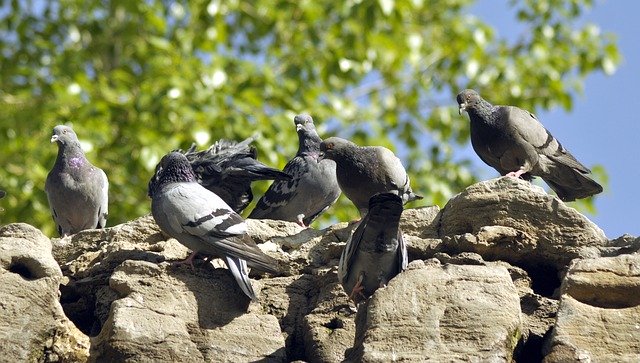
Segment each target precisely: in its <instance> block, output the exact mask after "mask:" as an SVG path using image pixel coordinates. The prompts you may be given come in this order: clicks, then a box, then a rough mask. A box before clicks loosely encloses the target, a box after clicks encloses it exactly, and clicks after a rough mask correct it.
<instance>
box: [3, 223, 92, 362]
mask: <svg viewBox="0 0 640 363" xmlns="http://www.w3.org/2000/svg"><path fill="white" fill-rule="evenodd" d="M0 267H1V269H0V271H1V273H0V285H1V286H2V289H1V291H0V301H1V303H0V306H1V310H2V314H0V315H1V316H2V318H1V319H0V341H2V344H0V356H1V357H4V358H2V359H9V360H12V361H31V362H45V361H46V362H53V361H55V362H57V361H65V362H85V361H87V360H88V358H89V338H88V337H87V336H86V335H84V334H83V333H82V332H80V331H79V330H78V329H77V328H76V327H75V325H74V324H73V323H72V322H71V321H70V320H69V319H68V318H67V317H66V316H65V314H64V311H63V310H62V306H61V305H60V302H59V301H58V293H59V292H58V285H59V284H60V282H61V281H62V272H61V271H60V267H59V266H58V264H57V263H56V261H55V260H54V258H53V256H52V254H51V241H50V240H49V239H48V238H47V237H45V236H44V235H43V234H42V233H41V232H40V231H38V230H37V229H35V228H34V227H32V226H30V225H28V224H23V223H17V224H9V225H7V226H4V227H2V228H0Z"/></svg>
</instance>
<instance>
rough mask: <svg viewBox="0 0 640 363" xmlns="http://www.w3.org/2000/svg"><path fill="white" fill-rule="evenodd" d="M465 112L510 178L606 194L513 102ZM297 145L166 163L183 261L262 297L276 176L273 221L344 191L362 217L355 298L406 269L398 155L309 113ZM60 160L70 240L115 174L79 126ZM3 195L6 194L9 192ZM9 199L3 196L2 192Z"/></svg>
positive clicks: (320, 208) (350, 266) (343, 274)
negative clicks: (256, 189)
mask: <svg viewBox="0 0 640 363" xmlns="http://www.w3.org/2000/svg"><path fill="white" fill-rule="evenodd" d="M457 101H458V104H459V107H460V113H461V114H462V112H463V111H466V112H467V113H468V114H469V118H470V121H471V142H472V145H473V148H474V150H475V151H476V153H477V154H478V155H479V156H480V158H481V159H482V160H483V161H484V162H485V163H487V164H488V165H490V166H492V167H493V168H495V169H496V170H497V171H498V172H500V174H501V175H507V176H512V177H516V178H518V177H520V178H523V179H526V180H531V179H532V177H533V176H539V177H541V178H542V179H544V180H545V181H546V182H547V184H549V186H550V187H551V188H552V189H553V190H554V191H555V192H556V193H557V194H558V196H559V197H560V199H562V200H564V201H571V200H575V199H576V198H585V197H588V196H591V195H594V194H597V193H600V192H601V191H602V187H601V186H600V185H599V184H598V183H596V182H595V181H593V180H592V179H590V178H589V176H588V174H589V173H590V171H589V169H587V168H586V167H585V166H584V165H582V164H581V163H580V162H578V161H577V160H576V159H575V158H574V157H573V156H572V155H571V154H570V153H569V152H568V151H567V150H566V149H564V148H563V147H562V145H561V144H560V143H559V142H558V141H557V140H556V139H555V138H554V137H553V136H552V135H551V134H550V133H549V132H548V131H547V130H546V129H545V128H544V126H542V124H541V123H540V122H539V121H538V120H537V119H536V117H535V116H534V115H533V114H531V113H529V112H527V111H525V110H522V109H520V108H517V107H513V106H493V105H491V104H490V103H489V102H487V101H485V100H484V99H482V98H481V97H480V95H479V94H478V93H476V92H475V91H473V90H464V91H462V92H460V94H458V96H457ZM294 123H295V126H296V130H297V133H298V141H299V148H298V152H297V153H296V156H295V157H294V158H293V159H291V160H290V161H289V162H288V163H287V164H286V166H285V168H284V170H283V171H280V170H277V169H274V168H270V167H268V166H266V165H264V164H262V163H261V162H259V161H258V160H257V159H256V151H255V148H253V147H251V146H250V144H251V142H252V141H253V139H251V138H249V139H247V140H244V141H242V142H239V143H237V142H233V141H226V140H221V141H218V142H217V143H216V144H214V145H213V146H211V147H210V148H209V149H207V150H204V151H196V150H195V145H194V146H192V147H191V148H190V149H189V150H187V151H183V150H176V151H172V152H170V153H169V154H167V155H165V156H164V157H163V158H162V160H161V161H160V163H159V164H158V165H157V166H156V169H155V173H154V175H153V176H152V177H151V180H150V181H149V186H148V194H149V196H150V197H151V211H152V215H153V218H154V219H155V221H156V222H157V224H158V226H159V227H160V229H161V230H162V231H163V232H164V233H166V234H167V235H169V236H171V237H173V238H175V239H176V240H178V241H179V242H180V243H182V244H184V245H185V246H186V247H188V248H189V249H191V250H192V254H191V255H190V256H189V257H188V258H187V259H186V260H185V261H183V263H188V264H190V265H191V266H192V267H193V258H194V256H195V255H196V254H197V253H201V254H204V255H205V256H207V258H209V257H212V256H217V257H221V258H223V259H224V261H225V262H226V264H227V266H228V268H229V270H230V271H231V273H232V275H233V277H234V279H235V280H236V281H237V283H238V285H239V286H240V288H241V289H242V291H243V292H244V293H245V294H246V295H247V296H248V297H249V298H251V299H255V298H256V295H255V292H254V291H253V288H252V286H251V282H250V280H249V277H248V268H249V267H252V268H257V269H259V270H263V271H266V272H270V273H278V269H277V268H276V265H277V264H276V262H277V261H276V260H275V259H273V258H272V257H270V256H267V255H266V254H264V253H263V252H262V251H261V250H260V249H259V248H258V246H257V245H256V244H255V243H254V242H253V240H252V239H251V238H250V237H249V236H248V235H247V224H246V222H245V220H244V219H243V218H242V217H241V216H240V214H239V213H240V212H242V211H243V210H244V209H245V208H246V207H247V206H248V205H249V204H250V202H251V200H252V199H253V195H252V193H251V182H252V181H254V180H274V181H273V183H272V184H271V186H270V187H269V189H268V190H267V192H266V193H265V194H264V195H263V196H262V198H260V200H259V201H258V203H257V205H256V207H255V209H254V210H253V211H252V212H251V213H250V214H249V218H256V219H262V218H269V219H278V220H286V221H293V222H297V223H299V224H300V225H302V226H308V225H309V224H310V223H311V222H313V220H315V219H316V218H317V217H318V216H319V215H320V214H322V213H323V212H324V211H326V210H327V209H328V208H329V207H330V206H331V205H332V204H333V203H334V202H335V201H336V200H337V199H338V197H339V196H340V194H341V193H344V194H345V195H346V197H347V198H349V199H350V200H351V201H352V202H353V204H354V205H355V206H356V207H357V208H358V210H359V211H360V215H361V220H360V221H359V224H358V226H357V227H356V229H355V230H354V232H353V234H352V235H351V236H350V238H349V240H348V241H347V244H346V246H345V248H344V251H343V252H342V256H341V259H340V264H339V268H338V277H339V279H340V282H341V283H342V285H343V286H344V288H345V290H346V291H347V292H348V293H349V294H350V297H351V298H352V300H354V301H355V302H356V303H357V302H359V301H361V300H362V299H364V298H366V297H368V296H371V294H373V292H374V291H375V290H376V289H377V288H378V287H380V286H383V285H385V284H386V283H387V282H388V281H389V280H390V279H391V278H393V277H394V276H396V275H397V274H398V273H400V272H402V271H403V270H404V269H405V268H406V266H407V250H406V245H405V242H404V240H403V238H402V232H401V231H400V229H399V220H400V215H401V214H402V210H403V204H405V203H407V202H409V201H413V200H416V199H420V198H422V197H421V196H419V195H417V194H415V193H414V192H413V191H412V190H411V186H410V182H409V176H408V175H407V173H406V171H405V169H404V167H403V166H402V164H401V162H400V160H399V159H398V158H397V157H396V156H395V155H394V154H393V152H391V151H390V150H389V149H386V148H384V147H381V146H365V147H361V146H358V145H356V144H354V143H352V142H350V141H348V140H345V139H341V138H338V137H330V138H327V139H325V140H324V141H323V140H322V139H321V138H320V137H319V136H318V133H317V132H316V129H315V126H314V124H313V119H312V118H311V117H310V116H309V115H298V116H296V117H295V118H294ZM51 142H56V143H57V144H58V147H59V149H58V156H57V159H56V162H55V164H54V166H53V168H52V170H51V171H50V173H49V175H48V176H47V180H46V184H45V191H46V193H47V197H48V200H49V205H50V207H51V214H52V216H53V220H54V221H55V223H56V226H57V230H58V232H59V234H60V235H61V236H66V235H70V234H75V233H77V232H79V231H82V230H84V229H90V228H103V227H104V226H105V225H106V220H107V215H108V192H107V191H108V187H109V183H108V180H107V176H106V175H105V173H104V172H103V171H102V170H101V169H99V168H97V167H95V166H93V165H92V164H91V163H90V162H89V161H88V160H87V159H86V158H85V155H84V153H83V152H82V149H81V147H80V143H79V141H78V138H77V136H76V134H75V133H74V131H73V130H72V129H71V128H70V127H68V126H64V125H59V126H56V127H55V128H54V129H53V136H52V137H51ZM0 192H1V191H0ZM2 194H4V192H2Z"/></svg>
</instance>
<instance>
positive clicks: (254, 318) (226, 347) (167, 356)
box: [92, 261, 285, 362]
mask: <svg viewBox="0 0 640 363" xmlns="http://www.w3.org/2000/svg"><path fill="white" fill-rule="evenodd" d="M110 287H111V289H113V290H114V291H116V292H117V293H118V294H119V297H120V298H119V299H118V300H116V301H114V302H113V303H112V307H111V313H110V314H109V318H108V320H107V322H106V323H105V326H104V327H103V329H102V331H101V333H100V335H99V336H98V337H97V338H96V341H95V342H94V345H93V347H94V348H93V349H92V359H95V360H97V361H100V360H109V361H114V360H116V361H121V360H125V359H126V360H127V361H134V362H135V361H145V360H153V361H214V360H215V361H252V360H258V359H268V360H273V361H283V360H284V359H285V347H284V337H283V336H282V334H281V333H280V326H279V324H278V320H277V319H276V318H275V317H274V316H272V315H267V314H262V313H260V312H259V310H260V309H257V310H258V312H253V311H252V309H249V312H247V307H248V305H249V301H248V299H247V298H245V297H244V296H243V295H242V292H241V291H240V290H239V289H237V288H235V286H234V283H233V279H232V278H231V276H230V275H229V274H228V273H227V272H226V271H224V270H222V269H213V268H203V269H198V270H197V271H196V273H195V274H194V273H193V272H191V271H189V268H187V269H183V268H177V269H176V268H171V267H170V266H169V264H166V263H163V264H160V265H157V264H153V263H149V262H145V261H125V262H123V263H122V264H121V265H120V266H119V267H118V268H117V269H116V271H115V272H114V274H113V275H112V277H111V279H110Z"/></svg>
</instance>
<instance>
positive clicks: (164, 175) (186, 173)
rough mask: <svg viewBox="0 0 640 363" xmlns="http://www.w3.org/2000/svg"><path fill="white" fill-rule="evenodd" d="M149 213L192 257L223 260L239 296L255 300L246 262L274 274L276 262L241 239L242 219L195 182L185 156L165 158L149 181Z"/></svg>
mask: <svg viewBox="0 0 640 363" xmlns="http://www.w3.org/2000/svg"><path fill="white" fill-rule="evenodd" d="M149 195H150V196H151V198H152V200H151V214H152V215H153V218H154V219H155V221H156V223H157V224H158V226H159V227H160V229H161V230H162V231H163V232H165V233H166V234H168V235H169V236H171V237H173V238H175V239H176V240H178V242H180V243H182V244H183V245H185V246H187V247H188V248H189V249H191V250H192V251H193V252H194V253H193V254H192V255H191V257H190V258H192V257H193V256H194V255H195V253H198V252H201V253H205V254H207V255H214V256H219V257H222V258H224V260H225V262H226V264H227V266H228V267H229V270H230V271H231V273H232V275H233V277H234V279H235V280H236V282H237V283H238V285H239V286H240V288H241V289H242V291H243V292H244V293H245V294H246V295H247V296H249V297H250V298H251V299H252V300H255V299H256V296H255V293H254V291H253V288H252V286H251V282H250V280H249V276H248V271H247V263H248V264H249V265H250V266H252V267H256V268H258V269H261V270H264V271H267V272H277V270H276V267H275V264H276V261H275V260H274V259H273V258H271V257H269V256H267V255H266V254H264V253H263V252H262V251H261V250H260V249H259V248H258V246H256V244H255V243H254V242H253V240H251V238H250V237H249V236H247V235H246V232H247V225H246V223H245V221H244V220H243V219H242V217H241V216H240V215H239V214H237V213H236V212H234V211H233V210H232V209H231V207H229V205H227V203H225V202H224V201H223V200H222V199H221V198H220V197H218V196H217V195H216V194H214V193H213V192H211V191H209V190H207V189H206V188H204V187H203V186H202V185H200V184H198V183H197V182H196V176H195V174H194V172H193V169H192V168H191V165H190V164H189V161H188V160H187V158H186V156H185V155H183V154H181V153H179V152H171V153H169V154H167V155H165V156H164V157H163V158H162V160H161V161H160V163H159V164H158V166H157V167H156V172H155V175H154V177H153V178H152V179H151V181H150V182H149Z"/></svg>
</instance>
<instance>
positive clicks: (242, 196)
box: [151, 137, 291, 213]
mask: <svg viewBox="0 0 640 363" xmlns="http://www.w3.org/2000/svg"><path fill="white" fill-rule="evenodd" d="M253 140H254V138H253V137H251V138H248V139H246V140H244V141H242V142H235V141H229V140H224V139H223V140H219V141H217V142H216V143H215V144H213V145H212V146H211V147H209V148H208V149H207V150H202V151H196V146H195V144H194V145H192V146H191V148H189V150H187V151H182V150H174V151H179V152H181V153H183V154H185V155H186V156H187V159H188V160H189V162H190V163H191V167H192V168H193V171H194V172H195V175H196V179H197V181H198V183H200V184H202V186H204V187H205V188H207V189H209V190H210V191H212V192H214V193H216V194H217V195H218V196H219V197H220V198H222V200H224V201H225V202H226V203H227V204H228V205H229V206H231V208H232V209H233V210H234V211H235V212H236V213H240V212H242V210H244V209H245V208H246V207H247V206H248V205H249V203H251V201H252V200H253V193H252V192H251V182H253V181H256V180H271V179H276V180H280V179H282V180H289V179H291V176H289V175H288V174H286V173H283V172H282V171H280V170H278V169H274V168H271V167H268V166H266V165H264V164H263V163H261V162H259V161H258V160H256V157H257V152H256V149H255V148H254V147H253V146H250V144H251V142H253ZM154 178H155V176H154V177H153V178H152V179H151V180H152V181H153V180H154Z"/></svg>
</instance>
